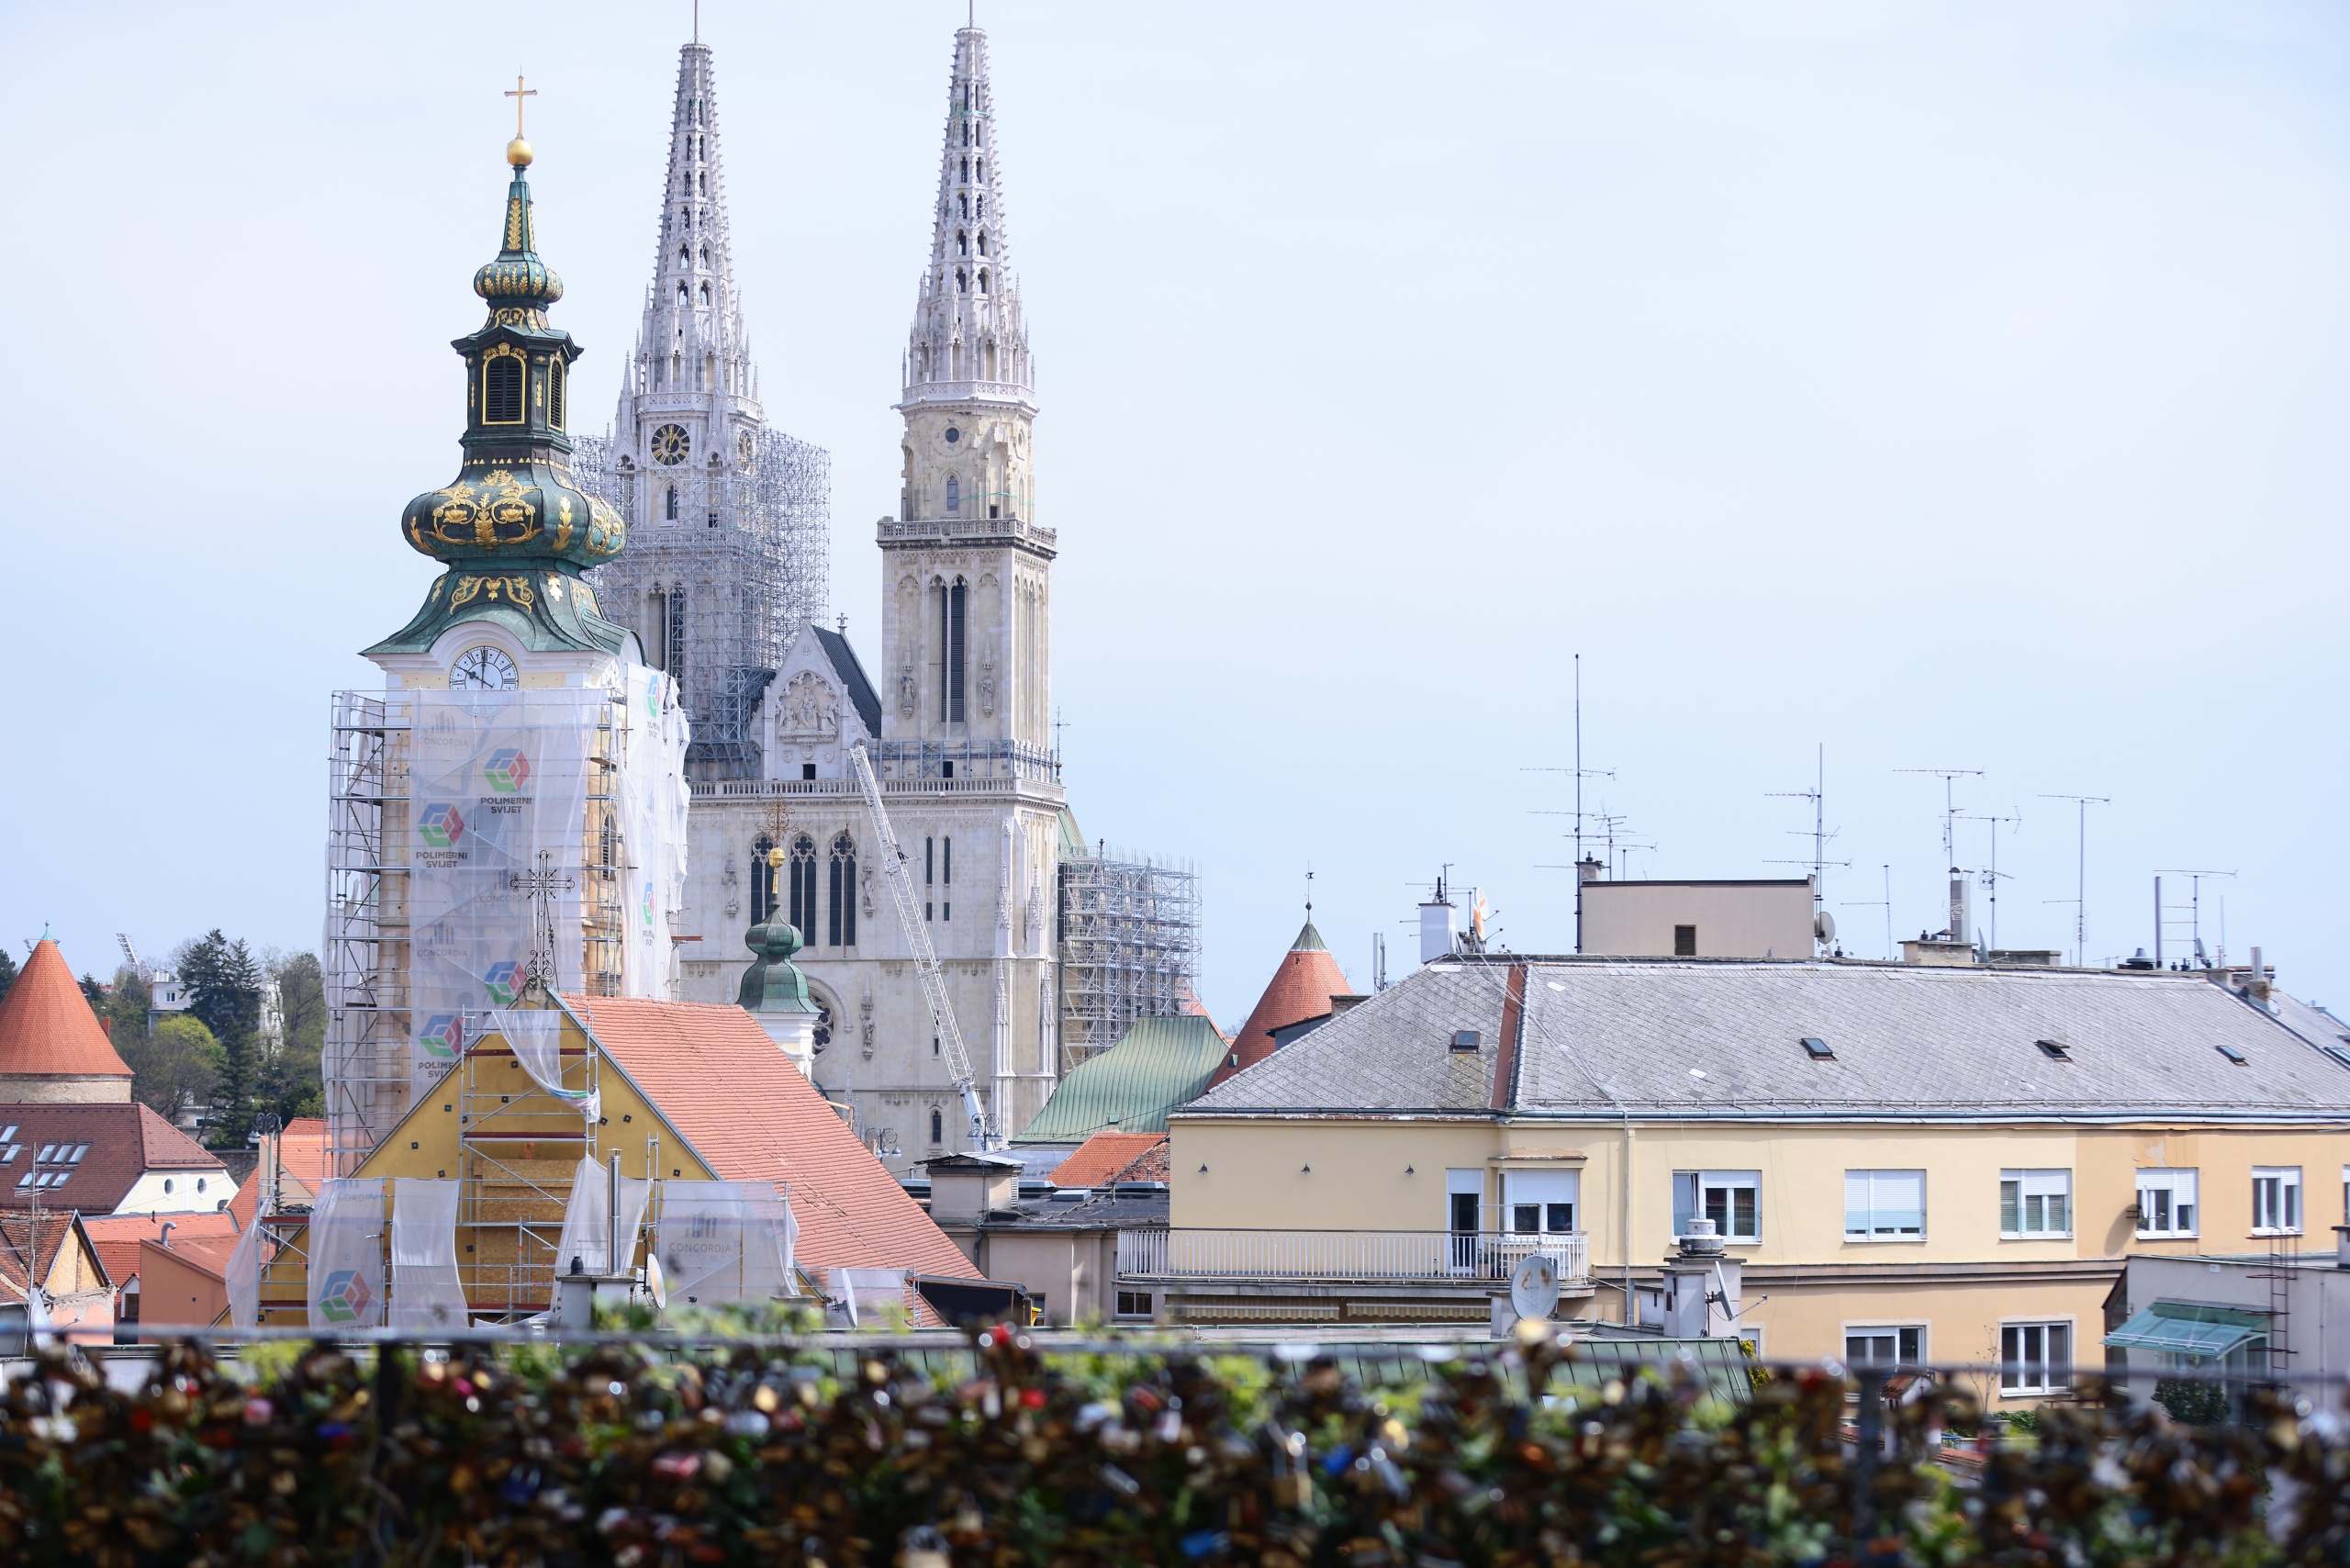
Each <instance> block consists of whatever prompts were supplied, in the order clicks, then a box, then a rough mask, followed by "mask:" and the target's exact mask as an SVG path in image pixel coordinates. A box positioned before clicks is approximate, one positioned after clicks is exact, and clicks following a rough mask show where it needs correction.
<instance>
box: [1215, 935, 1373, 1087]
mask: <svg viewBox="0 0 2350 1568" xmlns="http://www.w3.org/2000/svg"><path fill="white" fill-rule="evenodd" d="M1352 994H1353V988H1352V987H1351V986H1349V985H1348V984H1347V976H1346V972H1345V971H1344V970H1343V969H1339V968H1338V960H1337V959H1336V958H1332V957H1331V956H1330V948H1329V945H1328V944H1327V943H1326V942H1324V941H1323V940H1322V934H1321V933H1320V932H1319V931H1316V930H1315V929H1314V921H1313V919H1312V917H1311V916H1310V915H1309V916H1308V918H1307V920H1306V922H1305V925H1304V929H1303V930H1301V931H1299V932H1298V934H1297V940H1296V941H1294V942H1292V943H1291V944H1290V945H1289V951H1288V952H1286V953H1284V954H1282V955H1281V968H1279V969H1275V970H1274V971H1273V978H1272V980H1271V981H1270V983H1269V984H1268V985H1267V986H1266V987H1265V994H1264V995H1262V996H1260V997H1259V998H1258V999H1257V1008H1256V1011H1255V1012H1253V1013H1251V1014H1248V1023H1247V1024H1245V1025H1242V1026H1241V1030H1240V1033H1239V1035H1238V1036H1237V1037H1236V1038H1235V1039H1234V1040H1233V1042H1232V1049H1231V1051H1230V1052H1229V1053H1228V1054H1227V1055H1226V1056H1225V1058H1224V1066H1223V1067H1221V1068H1219V1069H1218V1070H1216V1075H1215V1077H1214V1080H1213V1081H1211V1082H1210V1084H1209V1087H1210V1088H1214V1086H1215V1084H1218V1083H1222V1082H1223V1081H1225V1079H1227V1078H1230V1077H1231V1076H1232V1075H1233V1074H1234V1073H1236V1072H1245V1071H1247V1070H1248V1069H1249V1068H1252V1067H1254V1066H1256V1065H1257V1064H1258V1063H1259V1062H1260V1061H1263V1060H1264V1059H1265V1058H1267V1057H1269V1056H1271V1055H1272V1054H1273V1049H1274V1047H1275V1045H1276V1043H1277V1042H1276V1041H1275V1040H1274V1038H1273V1036H1274V1032H1275V1031H1276V1030H1285V1029H1287V1028H1289V1027H1290V1026H1291V1025H1294V1024H1304V1023H1308V1022H1310V1021H1312V1020H1315V1019H1317V1018H1327V1017H1328V1016H1330V1014H1331V1013H1332V1012H1333V1011H1335V1006H1334V1004H1333V1002H1332V1001H1331V999H1332V998H1333V997H1340V996H1350V995H1352Z"/></svg>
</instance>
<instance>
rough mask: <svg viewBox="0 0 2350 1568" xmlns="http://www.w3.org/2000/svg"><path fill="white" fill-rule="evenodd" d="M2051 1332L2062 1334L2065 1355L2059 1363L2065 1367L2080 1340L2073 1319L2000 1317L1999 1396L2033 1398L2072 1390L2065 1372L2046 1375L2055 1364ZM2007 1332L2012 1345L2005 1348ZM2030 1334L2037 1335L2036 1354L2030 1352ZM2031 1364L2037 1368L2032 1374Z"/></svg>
mask: <svg viewBox="0 0 2350 1568" xmlns="http://www.w3.org/2000/svg"><path fill="white" fill-rule="evenodd" d="M2052 1331H2061V1332H2062V1333H2063V1334H2064V1336H2065V1354H2064V1357H2063V1358H2062V1362H2063V1364H2064V1365H2065V1366H2067V1367H2069V1366H2070V1365H2071V1364H2072V1361H2073V1356H2074V1354H2075V1350H2076V1346H2077V1345H2078V1344H2079V1342H2080V1339H2079V1335H2078V1334H2077V1332H2076V1328H2075V1326H2074V1322H2073V1319H2071V1318H2069V1317H2036V1318H2013V1319H2002V1320H2001V1322H2000V1324H1999V1397H2000V1398H2002V1399H2035V1398H2038V1397H2040V1396H2041V1395H2042V1394H2069V1393H2071V1392H2072V1388H2073V1381H2072V1377H2071V1375H2070V1373H2069V1372H2068V1373H2066V1374H2065V1376H2063V1377H2062V1378H2052V1377H2051V1376H2050V1375H2049V1371H2048V1369H2049V1368H2050V1367H2052V1366H2053V1365H2056V1364H2058V1358H2057V1356H2056V1355H2055V1353H2054V1347H2053V1345H2052V1344H2051V1342H2050V1341H2051V1338H2052ZM2011 1334H2012V1335H2014V1336H2015V1346H2014V1350H2012V1351H2010V1350H2009V1338H2008V1337H2009V1335H2011ZM2033 1334H2037V1335H2039V1336H2040V1341H2039V1345H2040V1349H2039V1354H2038V1355H2037V1356H2034V1355H2033V1354H2032V1353H2031V1339H2030V1338H2029V1337H2030V1336H2031V1335H2033ZM2034 1367H2037V1368H2038V1372H2036V1373H2035V1372H2033V1371H2032V1370H2031V1369H2032V1368H2034Z"/></svg>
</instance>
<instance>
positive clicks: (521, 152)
mask: <svg viewBox="0 0 2350 1568" xmlns="http://www.w3.org/2000/svg"><path fill="white" fill-rule="evenodd" d="M506 161H507V162H509V163H511V164H513V165H514V166H515V167H516V168H518V169H527V168H529V167H530V166H531V144H530V143H529V142H527V141H525V140H522V139H521V138H520V137H519V136H518V137H516V138H515V139H514V140H511V141H509V142H508V143H507V144H506Z"/></svg>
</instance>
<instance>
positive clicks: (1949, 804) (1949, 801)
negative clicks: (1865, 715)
mask: <svg viewBox="0 0 2350 1568" xmlns="http://www.w3.org/2000/svg"><path fill="white" fill-rule="evenodd" d="M1893 771H1895V772H1896V773H1930V774H1932V775H1933V776H1934V777H1935V778H1939V779H1941V780H1942V864H1943V865H1945V866H1948V867H1950V868H1952V869H1953V870H1955V869H1956V868H1957V867H1958V848H1957V845H1956V840H1957V836H1958V835H1957V834H1956V832H1955V831H1954V829H1953V824H1954V823H1956V822H1957V821H1958V791H1957V788H1956V786H1957V781H1958V780H1959V779H1961V778H1982V777H1983V770H1982V769H1981V768H1979V767H1897V768H1895V769H1894V770H1893ZM1951 935H1953V936H1956V935H1960V933H1958V932H1955V931H1953V932H1952V933H1951Z"/></svg>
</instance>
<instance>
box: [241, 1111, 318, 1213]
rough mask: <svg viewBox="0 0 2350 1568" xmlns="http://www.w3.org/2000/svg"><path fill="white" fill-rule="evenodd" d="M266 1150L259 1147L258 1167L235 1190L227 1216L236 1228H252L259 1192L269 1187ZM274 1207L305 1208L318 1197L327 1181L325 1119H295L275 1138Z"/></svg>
mask: <svg viewBox="0 0 2350 1568" xmlns="http://www.w3.org/2000/svg"><path fill="white" fill-rule="evenodd" d="M269 1148H270V1145H269V1142H268V1140H267V1139H263V1143H262V1157H261V1163H260V1164H258V1165H256V1166H254V1167H253V1173H252V1175H251V1176H248V1177H247V1178H245V1184H244V1185H243V1186H241V1187H240V1188H238V1189H237V1196H236V1200H235V1201H234V1202H233V1203H231V1204H229V1213H230V1214H232V1215H236V1216H237V1223H238V1224H239V1225H251V1224H252V1222H253V1215H255V1214H256V1213H258V1212H259V1211H260V1208H261V1196H262V1190H263V1188H265V1187H267V1186H268V1185H269V1175H270V1171H269ZM277 1175H278V1182H277V1206H278V1207H279V1208H281V1209H283V1208H285V1207H286V1206H288V1205H289V1204H307V1203H308V1202H309V1201H310V1200H311V1199H313V1198H315V1197H317V1196H318V1193H319V1187H320V1186H321V1185H323V1184H324V1183H325V1182H326V1179H327V1123H326V1118H325V1117H324V1116H297V1117H295V1118H294V1119H293V1120H292V1121H290V1122H288V1123H286V1124H285V1131H283V1132H281V1133H279V1134H278V1135H277Z"/></svg>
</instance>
